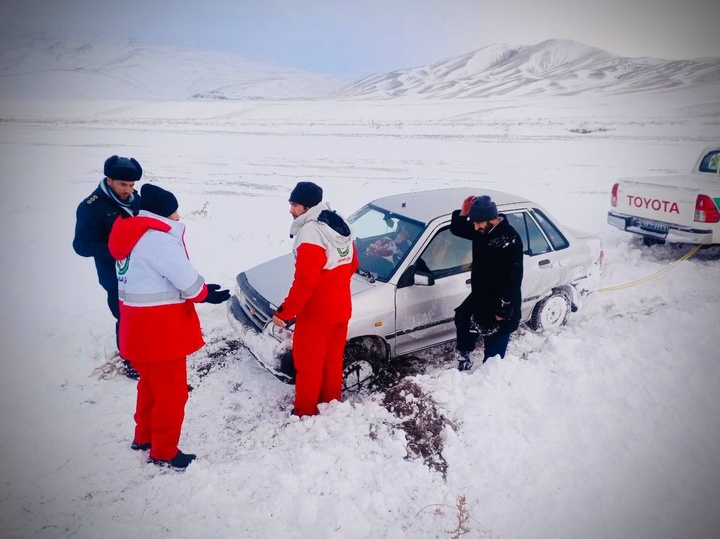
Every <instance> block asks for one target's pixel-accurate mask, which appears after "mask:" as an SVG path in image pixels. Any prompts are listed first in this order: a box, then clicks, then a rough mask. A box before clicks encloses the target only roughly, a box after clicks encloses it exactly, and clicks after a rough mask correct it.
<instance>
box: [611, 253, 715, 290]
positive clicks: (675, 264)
mask: <svg viewBox="0 0 720 539" xmlns="http://www.w3.org/2000/svg"><path fill="white" fill-rule="evenodd" d="M700 247H702V245H696V246H695V247H693V248H692V250H691V251H690V252H689V253H687V254H686V255H684V256H682V257H680V258H679V259H678V260H676V261H675V262H673V263H672V264H670V265H669V266H665V267H664V268H662V269H661V270H658V271H656V272H655V273H651V274H650V275H648V276H646V277H643V278H642V279H638V280H636V281H631V282H629V283H625V284H620V285H617V286H608V287H607V288H600V289H598V292H612V291H613V290H622V289H623V288H630V287H631V286H635V285H636V284H642V283H644V282H646V281H649V280H650V279H654V278H655V277H657V276H658V275H661V274H663V273H665V272H666V271H670V270H671V269H673V268H674V267H675V266H677V265H678V264H680V262H682V261H684V260H687V259H688V258H690V257H691V256H692V255H694V254H695V253H697V252H698V249H700Z"/></svg>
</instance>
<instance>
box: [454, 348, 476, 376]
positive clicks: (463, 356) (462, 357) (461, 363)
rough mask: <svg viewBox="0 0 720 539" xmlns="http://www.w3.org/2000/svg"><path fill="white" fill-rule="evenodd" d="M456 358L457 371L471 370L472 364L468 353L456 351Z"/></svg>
mask: <svg viewBox="0 0 720 539" xmlns="http://www.w3.org/2000/svg"><path fill="white" fill-rule="evenodd" d="M456 357H457V360H458V370H459V371H469V370H470V369H472V366H473V362H472V360H471V359H470V352H461V351H460V350H458V351H457V352H456Z"/></svg>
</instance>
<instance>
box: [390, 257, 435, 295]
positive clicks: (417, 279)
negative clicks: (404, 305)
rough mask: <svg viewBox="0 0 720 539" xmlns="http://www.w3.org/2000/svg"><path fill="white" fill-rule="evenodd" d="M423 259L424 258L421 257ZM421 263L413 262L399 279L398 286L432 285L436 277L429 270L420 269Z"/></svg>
mask: <svg viewBox="0 0 720 539" xmlns="http://www.w3.org/2000/svg"><path fill="white" fill-rule="evenodd" d="M421 260H422V259H421ZM418 265H419V264H411V265H410V266H408V267H407V269H406V270H405V271H404V272H403V274H402V275H401V276H400V279H398V284H397V287H398V288H405V287H406V286H413V285H418V286H432V285H434V284H435V277H433V276H432V273H430V272H429V271H423V270H421V269H418Z"/></svg>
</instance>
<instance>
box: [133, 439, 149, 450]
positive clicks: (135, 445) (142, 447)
mask: <svg viewBox="0 0 720 539" xmlns="http://www.w3.org/2000/svg"><path fill="white" fill-rule="evenodd" d="M130 449H132V450H133V451H149V450H150V444H149V443H147V444H141V443H138V442H136V441H135V440H133V443H131V444H130Z"/></svg>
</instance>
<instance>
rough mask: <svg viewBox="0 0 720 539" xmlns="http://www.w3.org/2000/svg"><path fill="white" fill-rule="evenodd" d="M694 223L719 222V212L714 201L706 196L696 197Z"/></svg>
mask: <svg viewBox="0 0 720 539" xmlns="http://www.w3.org/2000/svg"><path fill="white" fill-rule="evenodd" d="M695 221H696V222H697V223H718V222H720V211H718V207H717V204H715V201H714V200H713V199H712V198H710V197H709V196H707V195H698V197H697V200H696V201H695Z"/></svg>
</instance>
